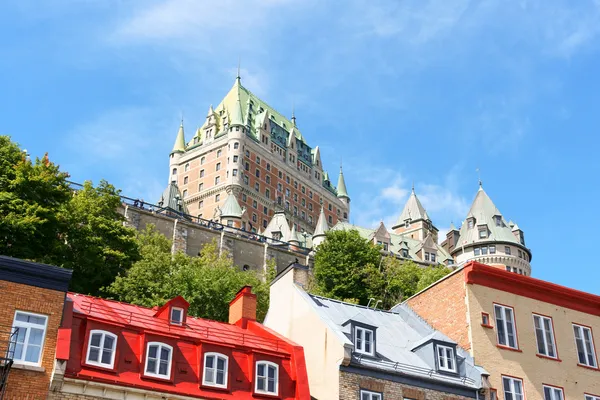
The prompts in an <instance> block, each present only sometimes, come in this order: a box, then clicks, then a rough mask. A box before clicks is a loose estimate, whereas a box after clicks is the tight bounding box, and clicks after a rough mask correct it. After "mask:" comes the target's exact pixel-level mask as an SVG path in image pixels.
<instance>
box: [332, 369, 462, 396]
mask: <svg viewBox="0 0 600 400" xmlns="http://www.w3.org/2000/svg"><path fill="white" fill-rule="evenodd" d="M360 389H366V390H371V391H373V392H379V393H383V398H384V399H385V400H403V399H404V398H409V399H414V400H454V399H465V400H466V399H470V398H469V397H464V396H457V395H453V394H449V393H444V392H439V391H436V390H431V389H423V388H419V387H416V386H411V385H406V384H403V383H399V382H392V381H387V380H384V379H377V378H371V377H367V376H363V375H358V374H354V373H351V372H344V371H340V400H357V399H359V391H360Z"/></svg>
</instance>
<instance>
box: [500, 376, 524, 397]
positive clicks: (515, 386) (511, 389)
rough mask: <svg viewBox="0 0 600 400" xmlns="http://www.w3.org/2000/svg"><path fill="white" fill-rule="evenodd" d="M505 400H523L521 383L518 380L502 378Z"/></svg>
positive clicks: (507, 377)
mask: <svg viewBox="0 0 600 400" xmlns="http://www.w3.org/2000/svg"><path fill="white" fill-rule="evenodd" d="M502 388H503V389H504V399H505V400H523V398H524V397H523V381H522V380H521V379H519V378H513V377H509V376H502Z"/></svg>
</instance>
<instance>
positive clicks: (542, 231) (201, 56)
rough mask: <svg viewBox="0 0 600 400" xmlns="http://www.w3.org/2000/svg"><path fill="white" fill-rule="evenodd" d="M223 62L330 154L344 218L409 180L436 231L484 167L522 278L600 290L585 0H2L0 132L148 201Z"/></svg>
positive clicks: (596, 104) (596, 59)
mask: <svg viewBox="0 0 600 400" xmlns="http://www.w3.org/2000/svg"><path fill="white" fill-rule="evenodd" d="M238 60H239V62H240V66H241V78H242V84H243V85H244V86H245V87H247V88H248V89H250V90H251V91H253V92H254V93H255V94H257V95H258V96H259V97H261V98H262V99H263V100H264V101H266V102H267V103H268V104H270V105H271V106H273V107H274V108H276V109H278V110H279V111H280V112H282V113H284V114H287V115H289V116H291V112H292V108H293V107H294V108H295V114H296V117H297V124H298V126H299V129H300V131H301V132H302V134H303V136H304V137H305V138H307V141H308V143H309V144H310V145H312V146H313V147H314V146H316V145H319V146H320V148H321V154H322V159H323V163H324V166H325V168H326V169H328V170H329V172H330V175H331V176H333V177H337V174H338V168H339V165H340V163H343V168H344V175H345V177H346V184H347V187H348V191H349V194H350V196H351V198H352V203H351V207H352V211H351V217H350V219H351V222H353V223H355V224H358V225H361V226H366V227H375V226H377V225H378V224H379V222H380V221H384V223H385V224H386V226H387V227H388V228H390V227H391V225H392V224H393V223H394V222H395V219H396V218H397V217H398V216H399V215H400V213H401V211H402V207H403V205H404V203H405V201H406V199H407V197H408V195H409V193H410V190H411V186H412V184H413V182H414V186H415V191H416V193H417V195H418V196H419V198H420V199H421V201H422V203H423V204H424V206H425V208H426V209H427V211H428V213H429V215H430V217H431V218H432V220H433V222H434V224H435V225H436V226H437V227H438V228H439V229H440V233H441V234H442V235H444V233H445V232H446V231H447V229H448V227H449V226H450V223H451V222H454V224H456V225H457V226H459V225H460V224H461V222H462V221H463V220H464V218H465V217H466V213H467V211H468V209H469V207H470V204H471V202H472V201H473V198H474V197H475V194H476V191H477V188H478V179H479V176H481V180H482V181H483V187H484V189H485V190H486V192H487V193H488V195H489V196H490V197H491V198H492V200H493V201H494V203H495V204H496V206H497V207H498V208H499V210H500V211H501V212H502V213H503V215H504V216H505V218H506V219H507V220H508V219H512V220H513V221H515V222H517V223H518V225H519V226H520V227H521V229H523V231H524V232H525V238H526V244H527V246H528V247H530V248H531V249H532V253H533V258H532V275H533V276H534V277H537V278H540V279H545V280H549V281H552V282H555V283H558V284H561V285H564V286H568V287H573V288H576V289H579V290H583V291H587V292H592V293H595V294H600V283H599V282H600V268H599V267H597V266H596V264H597V263H598V260H595V259H593V257H592V258H590V257H588V256H589V255H593V254H594V253H593V252H592V251H591V250H592V248H593V247H594V246H595V245H594V243H596V244H598V243H599V242H600V237H599V232H600V230H599V226H600V214H599V213H598V206H599V204H600V202H599V200H598V198H599V197H600V185H599V183H600V180H599V178H598V176H599V173H600V161H599V156H598V151H597V149H598V147H599V146H600V139H599V135H598V128H599V127H600V96H599V95H598V94H599V93H600V79H599V78H598V76H599V71H600V0H579V1H576V2H574V1H569V0H564V1H561V0H531V1H529V0H518V1H517V0H508V1H507V0H489V1H484V0H479V1H470V0H391V1H384V0H366V1H358V0H328V1H322V0H302V1H300V0H297V1H292V0H243V1H242V0H220V1H219V2H215V1H211V2H209V1H203V0H160V1H158V0H144V1H142V0H137V1H125V0H61V1H58V0H47V1H43V2H40V1H35V0H3V1H2V2H0V134H6V135H10V136H11V137H12V138H13V139H14V140H15V141H17V142H18V143H19V144H20V145H21V146H22V147H23V148H25V149H27V151H28V152H29V153H30V154H31V155H32V156H42V155H43V154H44V153H45V152H48V153H49V155H50V158H51V159H52V160H53V161H54V162H57V163H58V164H60V165H61V167H62V168H63V169H64V170H66V171H68V172H69V173H70V174H71V179H72V180H75V181H77V182H82V181H85V180H92V181H93V182H95V183H97V182H98V181H99V180H100V179H103V178H104V179H107V180H108V181H109V182H111V183H113V184H114V185H116V186H117V187H119V188H121V189H122V190H123V194H125V195H127V196H129V197H134V198H142V199H145V200H146V201H148V202H156V201H157V198H158V197H159V196H160V193H161V192H162V190H163V189H164V187H165V186H166V184H167V180H168V173H169V171H168V155H169V152H170V150H171V148H172V146H173V142H174V140H175V135H176V133H177V129H178V126H179V123H180V119H181V116H182V115H183V119H184V126H185V129H186V132H187V139H190V138H191V136H192V132H193V131H195V129H196V128H197V127H198V126H200V125H201V124H202V123H203V122H204V120H205V117H206V114H207V111H208V108H209V105H210V104H214V105H217V104H218V103H219V102H220V100H221V99H222V98H223V97H224V95H225V94H226V93H227V92H228V91H229V89H230V88H231V86H232V85H233V83H234V79H235V76H236V70H237V65H238ZM477 170H479V172H477ZM334 181H335V179H334Z"/></svg>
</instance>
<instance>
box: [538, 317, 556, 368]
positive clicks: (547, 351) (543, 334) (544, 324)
mask: <svg viewBox="0 0 600 400" xmlns="http://www.w3.org/2000/svg"><path fill="white" fill-rule="evenodd" d="M533 326H534V328H535V338H536V340H537V352H538V354H541V355H544V356H547V357H552V358H556V344H555V343H554V329H553V326H552V318H548V317H544V316H542V315H536V314H533Z"/></svg>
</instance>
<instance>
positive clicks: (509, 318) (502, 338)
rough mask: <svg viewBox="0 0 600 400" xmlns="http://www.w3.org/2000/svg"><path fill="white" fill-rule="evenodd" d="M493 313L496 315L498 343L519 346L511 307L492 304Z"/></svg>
mask: <svg viewBox="0 0 600 400" xmlns="http://www.w3.org/2000/svg"><path fill="white" fill-rule="evenodd" d="M494 313H495V315H496V329H497V333H498V344H499V345H501V346H508V347H512V348H513V349H517V348H518V347H519V346H518V343H517V335H516V329H515V317H514V311H513V309H512V307H506V306H501V305H499V304H494Z"/></svg>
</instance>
